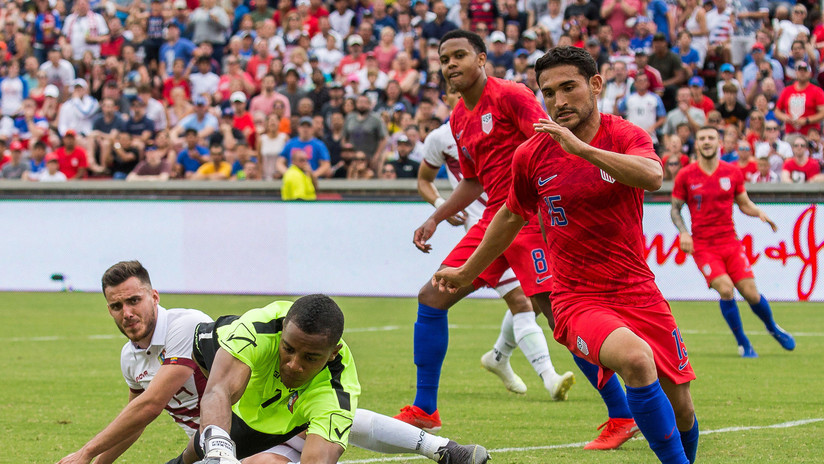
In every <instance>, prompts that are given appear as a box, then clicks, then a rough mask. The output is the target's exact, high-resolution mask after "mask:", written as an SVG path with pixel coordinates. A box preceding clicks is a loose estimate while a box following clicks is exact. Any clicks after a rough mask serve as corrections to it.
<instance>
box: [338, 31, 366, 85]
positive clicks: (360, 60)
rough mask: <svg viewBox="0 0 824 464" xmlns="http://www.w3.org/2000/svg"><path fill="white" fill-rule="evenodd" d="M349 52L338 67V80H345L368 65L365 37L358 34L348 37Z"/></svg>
mask: <svg viewBox="0 0 824 464" xmlns="http://www.w3.org/2000/svg"><path fill="white" fill-rule="evenodd" d="M346 47H347V50H348V51H349V54H347V55H346V56H344V57H343V59H341V60H340V64H339V65H338V68H337V80H338V81H344V80H345V79H346V78H348V77H349V76H350V75H352V74H354V73H357V72H358V71H360V70H361V68H363V67H364V66H365V65H366V55H364V54H363V39H362V38H361V36H359V35H358V34H352V35H350V36H349V37H348V38H347V39H346Z"/></svg>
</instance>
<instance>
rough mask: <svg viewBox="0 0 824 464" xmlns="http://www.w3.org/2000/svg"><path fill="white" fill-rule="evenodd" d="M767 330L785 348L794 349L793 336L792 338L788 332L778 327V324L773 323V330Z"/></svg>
mask: <svg viewBox="0 0 824 464" xmlns="http://www.w3.org/2000/svg"><path fill="white" fill-rule="evenodd" d="M768 332H769V333H770V335H772V336H773V338H774V339H776V340H777V341H778V343H779V344H780V345H781V347H782V348H784V349H785V350H787V351H792V350H794V349H795V338H793V336H792V335H790V333H789V332H787V331H786V330H784V329H782V328H781V327H779V326H778V324H775V331H768Z"/></svg>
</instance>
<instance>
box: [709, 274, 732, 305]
mask: <svg viewBox="0 0 824 464" xmlns="http://www.w3.org/2000/svg"><path fill="white" fill-rule="evenodd" d="M712 288H714V289H715V291H717V292H718V295H719V296H720V297H721V299H722V300H732V299H733V298H735V285H733V283H732V280H730V279H729V277H726V276H724V277H719V278H718V279H715V280H713V281H712Z"/></svg>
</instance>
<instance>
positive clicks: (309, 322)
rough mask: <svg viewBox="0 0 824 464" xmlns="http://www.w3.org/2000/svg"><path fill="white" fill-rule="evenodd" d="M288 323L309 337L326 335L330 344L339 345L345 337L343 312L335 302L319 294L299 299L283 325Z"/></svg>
mask: <svg viewBox="0 0 824 464" xmlns="http://www.w3.org/2000/svg"><path fill="white" fill-rule="evenodd" d="M287 322H291V323H293V324H295V326H297V328H299V329H300V330H302V331H303V332H305V333H306V334H308V335H325V336H326V337H327V339H328V340H329V343H330V344H337V343H338V341H340V339H341V336H343V311H341V310H340V307H339V306H338V304H337V303H335V301H334V300H332V299H331V298H329V297H328V296H326V295H321V294H319V293H316V294H314V295H307V296H304V297H300V298H298V299H297V301H295V303H294V304H292V307H291V308H289V312H287V313H286V317H285V318H284V320H283V325H284V326H286V323H287Z"/></svg>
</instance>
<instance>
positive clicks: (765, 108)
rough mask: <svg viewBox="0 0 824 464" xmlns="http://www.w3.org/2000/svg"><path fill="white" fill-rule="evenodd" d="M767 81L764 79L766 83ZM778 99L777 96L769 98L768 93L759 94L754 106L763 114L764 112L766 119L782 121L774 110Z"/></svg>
mask: <svg viewBox="0 0 824 464" xmlns="http://www.w3.org/2000/svg"><path fill="white" fill-rule="evenodd" d="M770 80H772V79H770ZM766 82H767V79H765V80H764V83H765V84H766ZM777 100H778V99H777V98H776V99H775V100H769V99H768V97H767V95H766V94H761V95H758V96H756V97H755V101H754V102H753V106H754V107H755V109H757V110H758V111H760V112H761V113H762V114H764V119H765V120H766V121H776V122H778V123H780V122H781V121H779V120H778V118H777V117H776V116H775V111H774V109H775V102H776V101H777Z"/></svg>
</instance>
